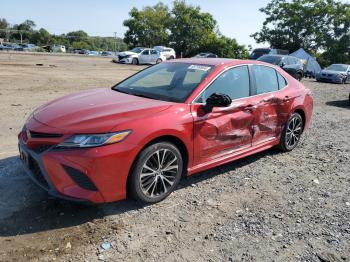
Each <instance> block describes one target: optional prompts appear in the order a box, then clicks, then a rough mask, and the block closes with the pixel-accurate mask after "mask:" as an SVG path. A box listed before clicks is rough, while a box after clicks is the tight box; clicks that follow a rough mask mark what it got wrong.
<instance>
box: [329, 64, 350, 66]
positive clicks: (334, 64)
mask: <svg viewBox="0 0 350 262" xmlns="http://www.w3.org/2000/svg"><path fill="white" fill-rule="evenodd" d="M331 65H343V66H350V65H347V64H331Z"/></svg>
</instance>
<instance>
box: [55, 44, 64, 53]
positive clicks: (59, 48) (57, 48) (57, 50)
mask: <svg viewBox="0 0 350 262" xmlns="http://www.w3.org/2000/svg"><path fill="white" fill-rule="evenodd" d="M51 52H55V53H65V52H66V47H65V46H64V45H53V46H51Z"/></svg>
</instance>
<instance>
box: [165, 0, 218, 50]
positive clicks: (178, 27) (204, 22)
mask: <svg viewBox="0 0 350 262" xmlns="http://www.w3.org/2000/svg"><path fill="white" fill-rule="evenodd" d="M171 15H172V23H171V24H170V27H169V30H170V32H171V35H170V41H171V42H172V43H173V46H174V48H175V50H176V52H177V53H178V54H181V53H182V54H183V56H190V55H194V54H196V53H197V52H199V51H201V50H202V45H203V44H205V45H208V42H209V41H208V38H209V39H216V37H215V36H216V34H217V32H216V30H217V23H216V21H215V19H214V18H213V16H212V15H211V14H209V13H203V12H201V9H200V7H198V6H197V7H195V6H189V5H187V4H186V2H185V1H182V0H181V1H174V7H173V9H172V10H171Z"/></svg>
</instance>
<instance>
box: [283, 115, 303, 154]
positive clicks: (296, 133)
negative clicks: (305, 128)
mask: <svg viewBox="0 0 350 262" xmlns="http://www.w3.org/2000/svg"><path fill="white" fill-rule="evenodd" d="M302 124H303V122H302V120H301V118H299V117H294V118H292V119H291V121H290V122H289V124H288V126H287V132H286V145H287V146H288V147H289V148H293V147H295V146H296V144H297V143H298V141H299V140H300V136H301V133H302Z"/></svg>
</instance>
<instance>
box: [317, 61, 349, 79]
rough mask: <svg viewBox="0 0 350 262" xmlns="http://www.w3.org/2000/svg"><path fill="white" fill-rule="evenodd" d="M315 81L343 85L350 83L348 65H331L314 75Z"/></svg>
mask: <svg viewBox="0 0 350 262" xmlns="http://www.w3.org/2000/svg"><path fill="white" fill-rule="evenodd" d="M316 81H321V82H331V83H338V84H345V83H346V82H348V81H349V82H350V65H345V64H333V65H330V66H329V67H326V68H325V69H323V70H321V72H319V73H318V74H316Z"/></svg>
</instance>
